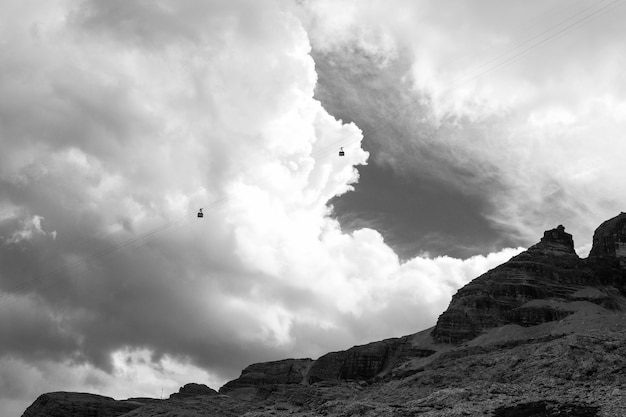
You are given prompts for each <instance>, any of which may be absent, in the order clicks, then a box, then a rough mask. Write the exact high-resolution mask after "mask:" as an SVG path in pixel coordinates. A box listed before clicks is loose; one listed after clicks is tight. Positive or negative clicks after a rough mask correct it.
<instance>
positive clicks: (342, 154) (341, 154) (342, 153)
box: [339, 148, 346, 156]
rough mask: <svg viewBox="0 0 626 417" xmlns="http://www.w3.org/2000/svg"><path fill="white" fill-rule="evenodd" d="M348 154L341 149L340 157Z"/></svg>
mask: <svg viewBox="0 0 626 417" xmlns="http://www.w3.org/2000/svg"><path fill="white" fill-rule="evenodd" d="M345 154H346V153H345V152H344V151H343V148H339V156H344V155H345Z"/></svg>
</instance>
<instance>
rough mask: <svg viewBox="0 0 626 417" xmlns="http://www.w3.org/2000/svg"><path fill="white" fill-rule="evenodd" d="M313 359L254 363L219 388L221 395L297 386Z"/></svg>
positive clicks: (252, 393) (253, 392)
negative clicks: (237, 376)
mask: <svg viewBox="0 0 626 417" xmlns="http://www.w3.org/2000/svg"><path fill="white" fill-rule="evenodd" d="M312 363H313V359H309V358H307V359H284V360H281V361H275V362H263V363H255V364H252V365H250V366H248V367H247V368H246V369H244V370H243V371H241V376H240V377H239V378H237V379H235V380H232V381H230V382H227V383H226V384H225V385H224V386H223V387H222V388H220V393H221V394H236V393H237V392H239V393H247V394H250V395H256V393H257V392H256V390H255V389H256V388H259V387H265V386H268V385H275V384H299V383H301V382H302V381H303V379H304V376H305V374H306V371H307V370H308V368H309V367H310V365H311V364H312Z"/></svg>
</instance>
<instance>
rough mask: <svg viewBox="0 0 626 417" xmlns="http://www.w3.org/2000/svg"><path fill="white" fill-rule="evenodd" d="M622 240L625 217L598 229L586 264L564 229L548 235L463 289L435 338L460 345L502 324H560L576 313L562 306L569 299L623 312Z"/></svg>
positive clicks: (625, 238) (625, 235)
mask: <svg viewBox="0 0 626 417" xmlns="http://www.w3.org/2000/svg"><path fill="white" fill-rule="evenodd" d="M622 240H623V241H624V242H626V214H625V213H622V214H620V215H619V216H617V217H616V218H614V219H611V220H608V221H607V222H604V223H603V224H602V225H601V226H600V227H599V228H598V229H597V230H596V233H595V234H594V248H593V249H592V253H593V254H594V256H593V257H592V256H590V258H589V259H588V260H583V259H580V258H579V257H578V255H576V252H575V251H574V241H573V239H572V235H570V234H569V233H566V232H565V228H564V227H563V226H561V225H559V226H558V227H557V228H555V229H552V230H548V231H546V232H545V233H544V236H543V238H542V239H541V241H540V242H539V243H538V244H536V245H534V246H532V247H531V248H529V249H528V250H527V251H525V252H523V253H521V254H519V255H517V256H515V257H513V258H512V259H511V260H510V261H508V262H506V263H504V264H502V265H500V266H498V267H496V268H494V269H492V270H491V271H488V272H486V273H485V274H483V275H481V276H480V277H478V278H476V279H474V280H473V281H472V282H470V283H469V284H467V285H466V286H465V287H463V288H461V289H460V290H459V291H458V292H457V293H456V294H455V295H454V296H453V297H452V301H451V303H450V306H449V307H448V309H447V310H446V311H445V312H444V313H443V314H442V315H441V316H439V319H438V321H437V325H436V326H435V329H434V330H433V332H432V335H433V338H434V339H435V340H436V341H437V342H439V343H449V344H459V343H462V342H464V341H467V340H471V339H473V338H474V337H476V336H478V335H479V334H481V333H482V332H483V331H485V330H487V329H490V328H494V327H499V326H503V325H506V324H517V325H520V326H534V325H537V324H541V323H545V322H549V321H554V320H561V319H563V318H565V317H566V316H568V315H569V314H571V313H573V311H574V310H573V309H569V308H568V307H567V303H563V302H569V301H573V300H585V301H590V302H593V303H595V304H598V305H601V306H603V307H605V308H607V309H612V310H620V309H622V307H621V305H622V304H623V302H622V301H621V300H623V299H622V297H621V296H622V295H624V294H626V277H625V271H624V269H623V268H622V267H621V266H624V264H623V262H622V265H621V266H620V259H621V258H619V257H620V256H621V252H620V251H621V249H620V247H621V246H619V245H620V244H621V242H622ZM624 245H626V243H624ZM625 247H626V246H625ZM625 250H626V249H625ZM624 259H625V260H626V258H624ZM590 288H592V289H597V290H598V291H599V293H600V295H597V294H596V296H585V294H588V293H589V291H587V292H585V291H584V289H590ZM581 296H582V298H581ZM537 300H544V301H545V303H543V304H542V303H537V302H536V301H537ZM553 301H559V302H561V303H554V302H553ZM531 302H532V303H531Z"/></svg>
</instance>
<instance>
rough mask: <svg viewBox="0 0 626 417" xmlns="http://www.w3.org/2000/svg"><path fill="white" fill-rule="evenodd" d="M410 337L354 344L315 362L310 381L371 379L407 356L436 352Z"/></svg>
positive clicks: (427, 354)
mask: <svg viewBox="0 0 626 417" xmlns="http://www.w3.org/2000/svg"><path fill="white" fill-rule="evenodd" d="M409 339H410V336H405V337H401V338H394V339H386V340H383V341H380V342H374V343H369V344H367V345H362V346H354V347H352V348H350V349H348V350H345V351H340V352H331V353H327V354H326V355H324V356H322V357H320V358H319V359H318V360H316V361H315V363H313V365H312V366H311V369H310V371H309V373H308V375H307V382H308V383H315V382H319V381H329V380H330V381H333V380H363V381H368V380H370V379H372V378H374V377H376V376H377V375H378V374H379V373H381V372H383V371H386V370H389V369H391V368H392V367H394V365H397V364H398V363H399V362H400V361H401V360H402V359H404V358H407V357H426V356H430V355H432V354H433V353H434V352H435V351H434V350H431V349H421V348H416V347H414V346H412V345H411V343H410V340H409Z"/></svg>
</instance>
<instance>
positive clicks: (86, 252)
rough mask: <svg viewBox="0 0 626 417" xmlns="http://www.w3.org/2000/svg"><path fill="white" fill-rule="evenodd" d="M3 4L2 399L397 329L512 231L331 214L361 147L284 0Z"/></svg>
mask: <svg viewBox="0 0 626 417" xmlns="http://www.w3.org/2000/svg"><path fill="white" fill-rule="evenodd" d="M8 6H9V7H7V9H6V13H3V16H2V17H1V18H0V19H2V25H0V28H2V29H0V39H2V41H3V44H2V47H1V48H0V63H1V64H0V120H2V124H0V126H1V127H0V146H1V147H2V149H3V152H2V154H0V203H1V206H2V207H3V208H2V210H1V211H0V213H2V214H1V217H0V231H1V232H2V235H1V236H2V241H3V242H4V244H3V245H2V247H1V248H0V260H1V261H2V265H3V267H5V266H6V269H3V271H2V274H1V275H0V279H1V281H0V286H1V288H2V290H3V291H4V292H5V293H3V294H2V298H0V309H1V310H2V314H0V318H1V319H0V326H2V334H3V335H9V336H8V337H9V339H8V340H9V343H2V344H0V368H2V369H3V372H2V375H3V379H2V385H3V386H6V385H7V384H9V385H10V384H13V382H15V384H14V385H13V386H14V387H17V388H15V389H14V390H13V391H4V390H0V391H3V392H7V394H4V397H3V401H6V404H8V405H7V406H3V407H4V409H5V410H6V409H8V407H12V409H15V407H17V406H16V405H15V403H14V401H21V402H22V404H28V403H30V402H32V401H33V400H34V399H35V397H36V396H37V395H38V394H40V393H41V392H43V391H54V390H62V389H66V390H81V391H82V390H85V389H92V390H93V391H96V392H98V393H103V394H105V395H112V396H115V397H118V398H119V397H125V396H140V395H150V396H156V394H155V390H157V391H158V389H159V388H161V387H163V386H165V388H166V389H167V390H169V391H170V392H171V391H173V390H174V387H175V386H176V385H182V384H183V383H186V382H191V381H190V379H195V378H201V379H203V381H198V382H207V380H208V382H209V384H220V383H222V382H224V381H225V380H227V379H230V378H233V377H235V376H236V375H237V373H238V371H239V370H240V369H242V368H243V367H244V366H246V365H247V364H249V363H251V362H258V361H263V360H270V359H280V358H283V357H286V356H318V355H320V354H323V353H325V352H327V351H329V350H336V349H342V348H347V347H349V346H351V345H353V344H355V343H362V342H366V341H371V340H375V339H380V338H383V337H392V336H397V335H398V334H406V333H411V332H414V331H417V330H420V329H421V328H423V327H425V326H429V325H432V324H433V323H434V320H435V318H436V316H437V315H438V314H439V313H440V312H441V311H442V310H443V309H444V308H445V307H446V305H447V303H448V301H449V299H450V297H451V295H452V293H453V292H454V291H455V290H456V288H458V287H459V286H461V285H463V284H464V283H465V282H468V281H469V280H470V279H471V278H473V277H475V276H476V275H478V274H480V273H481V272H483V271H485V270H487V269H488V268H491V267H494V266H496V265H497V264H499V263H501V262H503V261H504V260H506V259H508V258H510V257H511V256H513V255H514V254H516V253H517V252H519V250H521V249H515V250H514V249H507V250H503V251H500V252H499V253H496V254H492V255H488V256H477V257H474V258H470V259H467V260H458V259H452V258H446V257H442V258H434V259H428V258H416V259H413V260H410V261H408V262H400V261H399V259H398V256H397V255H396V254H395V253H394V252H393V250H391V249H390V248H389V247H388V246H387V245H386V244H385V242H384V241H383V238H382V236H381V235H380V233H378V232H377V231H375V230H372V229H361V230H357V231H355V232H353V233H351V234H345V233H342V232H341V230H340V227H339V224H338V223H337V222H336V221H335V220H333V219H332V218H331V216H330V211H331V209H330V208H329V207H328V206H327V203H328V201H329V200H330V199H331V198H332V197H334V196H336V195H341V194H342V193H346V192H348V191H349V190H351V187H353V184H354V183H355V182H356V181H357V180H358V174H357V171H356V170H355V166H356V165H359V164H365V163H366V161H367V158H368V154H367V152H365V151H363V150H362V149H361V147H360V141H361V139H362V132H361V131H360V129H359V128H358V127H357V126H356V125H354V124H350V123H343V122H341V121H339V120H336V119H335V118H334V117H332V116H331V115H329V114H328V113H327V112H326V111H325V110H324V108H323V107H322V105H321V104H320V103H319V102H318V101H316V100H314V99H313V93H314V88H315V82H316V73H315V67H314V62H313V60H312V58H311V56H310V48H311V47H310V42H309V37H308V34H307V33H306V31H305V29H304V27H303V26H302V24H301V21H300V20H299V19H298V18H297V17H296V16H294V15H293V14H292V13H291V12H290V11H289V10H285V9H284V8H283V6H284V5H283V4H282V3H272V2H265V3H263V6H262V7H261V6H260V3H259V2H256V1H234V2H233V1H217V2H210V3H207V2H201V1H184V2H177V3H176V4H173V3H168V2H156V3H154V2H134V3H132V4H129V3H127V2H120V1H116V2H106V3H103V2H95V1H83V2H80V3H74V2H67V3H63V2H61V3H55V4H47V5H46V6H44V7H40V5H38V4H37V3H35V2H33V1H27V2H21V1H20V2H17V1H15V2H10V3H9V5H8ZM16 22H19V23H20V24H17V23H16ZM5 23H6V24H5ZM381 65H382V64H381ZM339 146H342V147H344V149H345V151H346V156H345V157H341V158H340V157H338V156H337V150H338V148H339ZM200 207H203V208H204V210H205V217H204V218H203V219H197V218H196V217H195V212H196V210H197V209H198V208H200ZM44 219H45V220H44ZM138 237H139V238H138ZM18 323H19V324H18ZM5 369H6V370H7V372H8V373H6V375H9V376H7V377H4V375H5V372H4V370H5ZM33 380H35V381H38V382H37V384H35V385H28V383H27V382H28V381H31V382H32V381H33ZM160 381H165V382H163V383H161V382H160ZM160 383H161V384H162V385H161V387H159V384H160ZM28 386H31V387H32V388H27V387H28ZM214 387H215V388H217V386H214Z"/></svg>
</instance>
